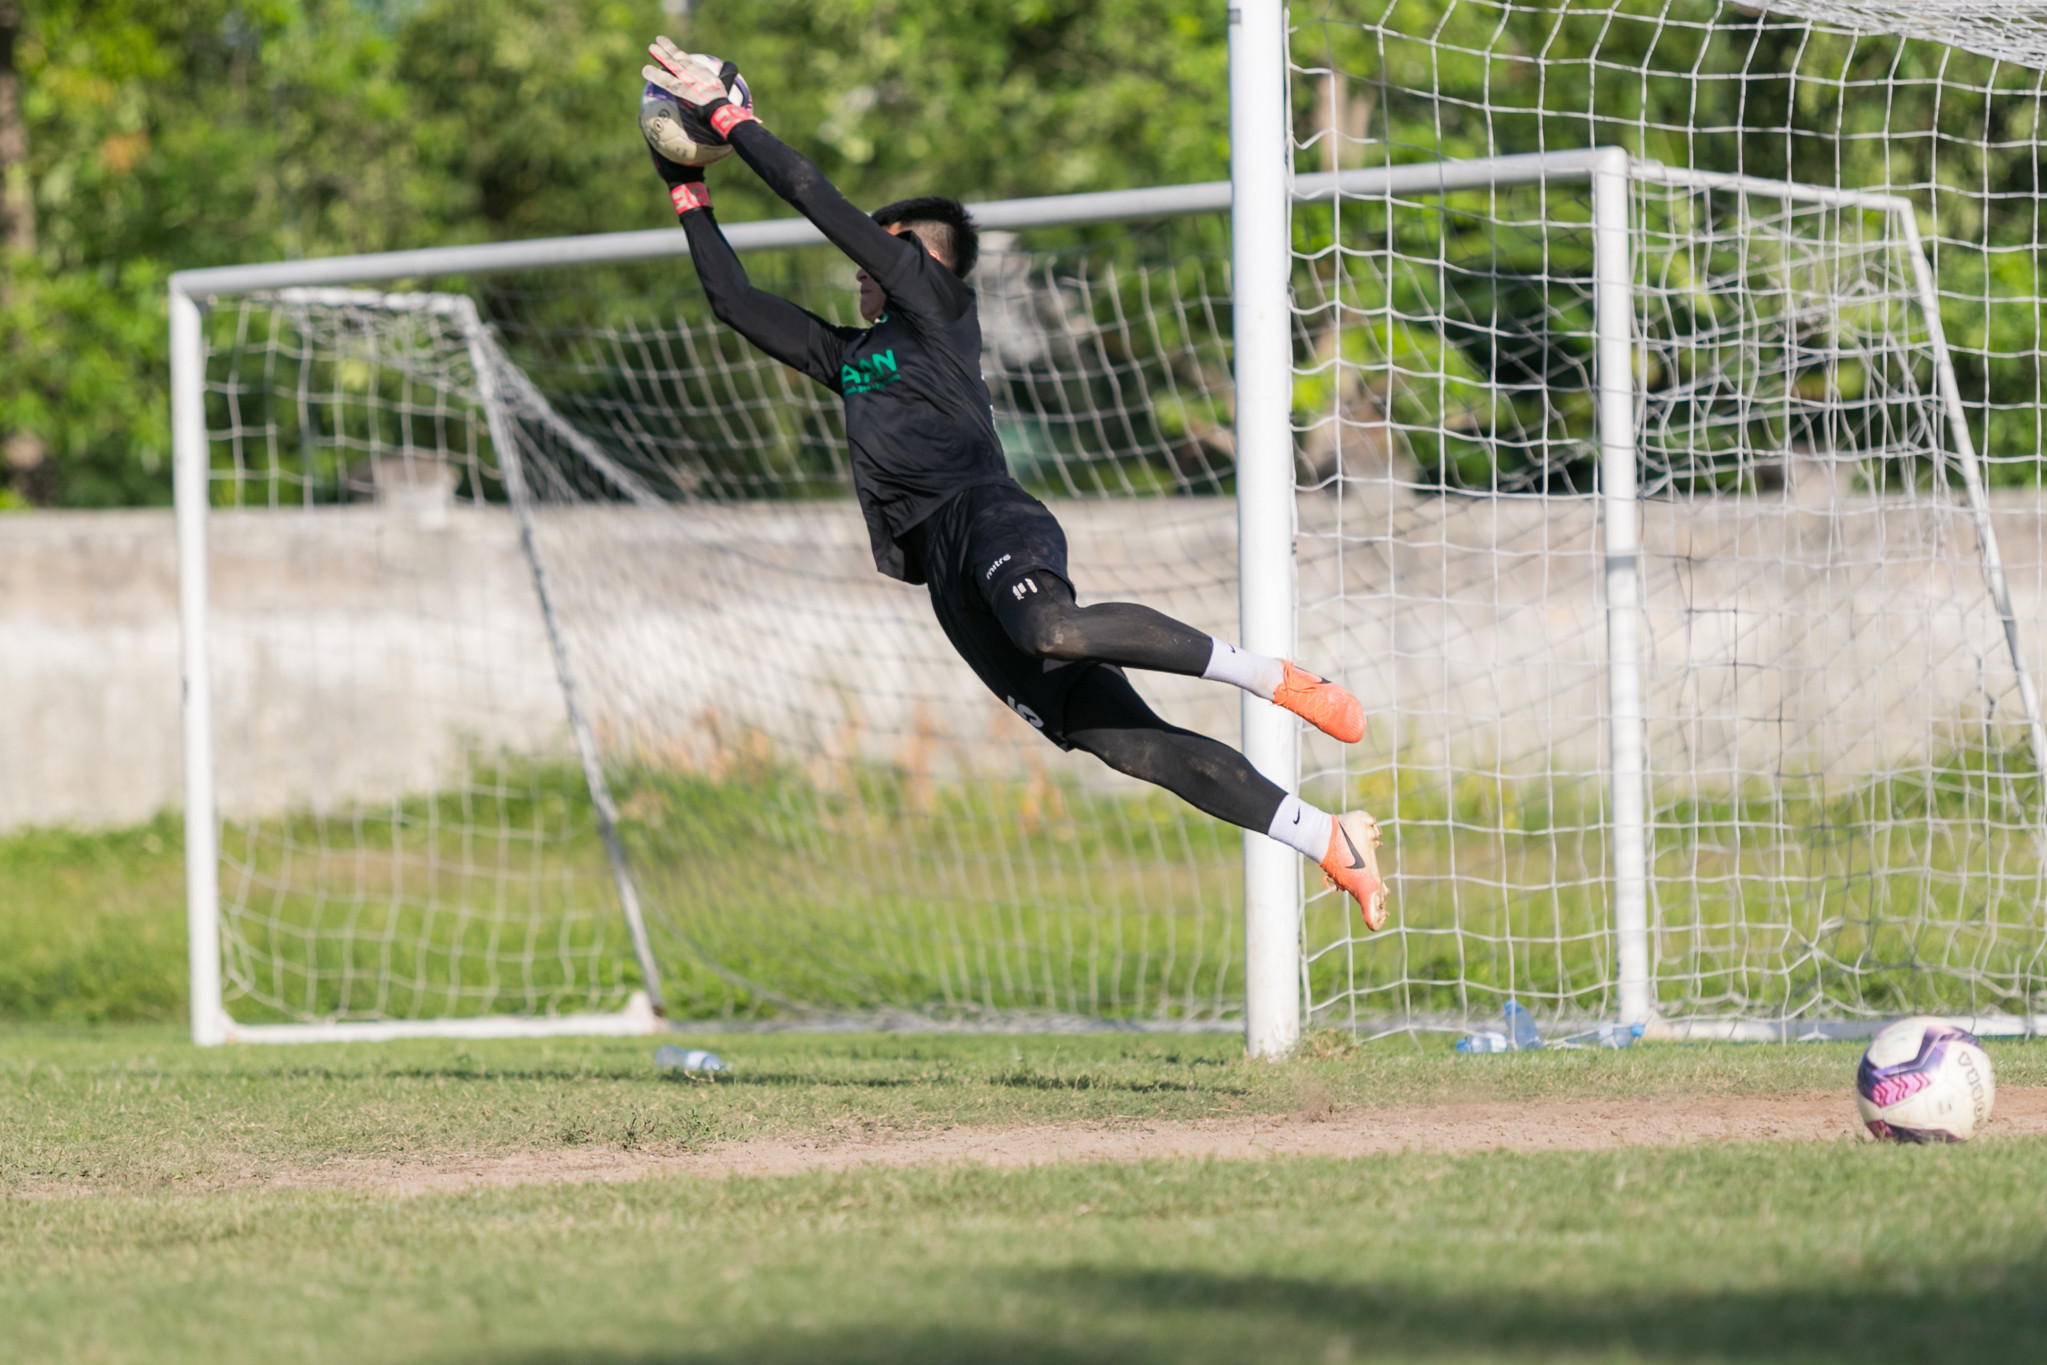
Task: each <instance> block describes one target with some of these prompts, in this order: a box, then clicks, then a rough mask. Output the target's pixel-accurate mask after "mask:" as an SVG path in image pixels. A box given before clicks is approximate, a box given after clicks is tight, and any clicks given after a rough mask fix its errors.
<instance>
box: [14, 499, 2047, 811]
mask: <svg viewBox="0 0 2047 1365" xmlns="http://www.w3.org/2000/svg"><path fill="white" fill-rule="evenodd" d="M1058 510H1059V511H1060V514H1061V517H1062V519H1063V520H1064V522H1065V524H1066V526H1067V528H1068V532H1069V536H1070V538H1071V540H1072V545H1073V564H1074V571H1075V577H1076V579H1077V580H1078V585H1079V588H1080V591H1081V594H1082V598H1083V600H1101V599H1103V598H1107V597H1112V596H1114V597H1125V596H1127V597H1135V598H1139V599H1142V600H1144V601H1147V602H1150V603H1151V604H1153V605H1155V606H1158V607H1160V608H1161V609H1163V610H1166V611H1168V612H1171V613H1173V614H1175V615H1178V616H1180V617H1182V618H1183V619H1186V620H1188V621H1191V622H1193V623H1194V624H1196V625H1198V626H1200V627H1202V628H1204V629H1208V630H1213V631H1217V632H1220V633H1234V630H1235V626H1236V615H1237V612H1236V590H1235V573H1236V567H1235V558H1234V529H1235V525H1234V523H1235V516H1234V510H1233V508H1232V507H1231V506H1230V505H1229V504H1228V503H1227V502H1223V501H1219V500H1209V499H1177V498H1176V499H1159V500H1153V501H1145V502H1125V503H1075V504H1069V505H1066V506H1062V507H1061V508H1059V509H1058ZM1998 521H1999V527H2000V534H2001V535H2002V537H2003V539H2004V542H2005V550H2006V554H2007V556H2008V558H2009V560H2010V562H2011V565H2012V577H2013V584H2014V589H2015V591H2016V594H2017V596H2018V599H2019V612H2020V617H2021V622H2022V628H2023V629H2024V630H2025V631H2026V632H2027V638H2028V640H2029V642H2030V645H2029V647H2030V648H2032V649H2033V650H2034V651H2035V653H2034V657H2035V658H2040V657H2043V655H2042V654H2040V653H2039V652H2038V651H2039V650H2040V647H2041V643H2042V638H2043V633H2047V632H2043V629H2042V622H2041V607H2042V602H2043V600H2047V594H2043V591H2042V569H2043V563H2047V556H2043V547H2042V519H2041V516H2040V508H2039V502H2038V499H2036V498H2033V497H2031V496H2007V497H2005V498H2003V499H2002V500H2001V501H2000V505H1999V512H1998ZM1301 527H1302V540H1301V550H1300V560H1301V582H1302V616H1301V633H1302V644H1301V648H1300V651H1299V653H1300V656H1301V657H1302V658H1303V659H1304V660H1305V661H1308V662H1309V663H1310V664H1311V666H1319V667H1322V668H1325V669H1328V670H1330V671H1339V672H1341V674H1342V675H1343V676H1344V677H1345V678H1346V680H1347V681H1349V682H1350V683H1351V685H1352V686H1353V687H1354V688H1356V689H1357V690H1358V691H1359V692H1360V693H1361V694H1363V695H1364V696H1365V697H1366V701H1367V707H1368V709H1369V710H1370V711H1371V712H1372V713H1373V725H1374V729H1373V733H1372V734H1371V735H1370V736H1368V738H1367V740H1366V742H1365V745H1364V746H1363V750H1362V751H1361V752H1358V753H1354V754H1352V755H1349V756H1348V761H1349V762H1350V764H1351V767H1352V768H1353V769H1356V768H1357V767H1359V766H1361V765H1370V764H1373V763H1379V762H1383V761H1385V759H1387V758H1388V757H1390V756H1394V755H1396V754H1397V755H1398V757H1399V758H1400V760H1401V761H1402V762H1403V763H1408V764H1416V765H1420V766H1423V767H1427V766H1429V765H1431V764H1437V765H1440V764H1443V763H1447V762H1449V761H1450V760H1451V759H1452V758H1453V757H1455V759H1456V761H1457V762H1459V763H1461V764H1465V765H1470V764H1477V765H1479V766H1482V767H1490V766H1493V765H1498V766H1500V767H1502V768H1505V769H1508V770H1512V771H1537V770H1541V771H1551V770H1554V771H1562V772H1569V771H1584V772H1591V771H1595V770H1596V769H1597V766H1598V752H1599V748H1600V744H1601V739H1600V734H1601V731H1600V728H1599V727H1600V717H1601V715H1602V713H1603V709H1604V705H1603V698H1604V686H1603V682H1602V673H1601V667H1600V660H1601V658H1602V657H1603V649H1604V646H1603V624H1602V618H1601V615H1600V604H1599V597H1598V587H1597V583H1598V575H1599V571H1600V563H1599V556H1598V546H1597V542H1596V538H1595V530H1596V525H1595V521H1594V511H1593V509H1592V508H1591V507H1590V506H1589V505H1582V504H1581V505H1576V506H1558V505H1551V506H1543V505H1540V504H1536V503H1522V502H1511V501H1497V502H1462V501H1444V500H1416V499H1392V500H1388V499H1383V498H1382V499H1379V500H1377V501H1374V500H1372V499H1371V498H1369V497H1361V496H1357V495H1353V496H1351V497H1350V498H1349V499H1347V501H1346V502H1345V503H1344V504H1343V505H1341V506H1338V505H1337V504H1335V503H1334V502H1330V501H1321V500H1313V499H1310V500H1304V501H1303V504H1302V508H1301ZM212 536H213V540H212V544H213V551H214V555H213V573H214V603H215V612H214V621H213V646H214V650H215V669H216V672H215V701H216V711H217V716H218V732H219V748H218V760H219V773H220V791H221V798H222V803H223V806H224V808H226V809H227V810H229V811H230V812H249V813H253V812H259V811H268V810H277V809H282V808H285V807H295V806H303V805H314V806H331V805H334V804H337V803H341V802H345V801H351V800H363V799H369V800H387V799H390V798H391V797H393V796H395V795H397V794H400V793H404V792H407V791H418V790H420V789H421V788H423V787H426V786H428V785H430V784H433V783H436V782H445V781H447V780H448V779H449V778H450V777H451V776H456V775H459V774H460V773H461V772H462V771H463V770H464V765H465V764H466V763H469V762H471V761H473V759H474V757H475V756H476V755H478V754H482V755H486V756H488V755H491V754H495V753H499V752H510V753H520V754H526V753H556V754H560V753H566V729H565V722H564V711H563V706H562V701H561V694H560V691H559V688H558V687H557V685H556V682H555V673H554V668H553V664H552V661H551V658H550V656H549V651H548V648H547V644H546V638H545V635H544V632H543V631H542V629H541V623H540V617H539V613H538V610H537V607H536V598H535V595H534V591H533V585H532V579H531V577H530V574H529V571H528V568H527V565H526V562H525V560H524V558H523V556H522V555H521V554H520V551H519V543H518V536H517V531H516V527H515V526H514V524H513V523H512V520H511V519H510V517H509V516H508V515H507V514H505V513H504V512H503V511H501V510H497V509H484V510H477V509H468V510H465V509H455V510H453V511H452V512H449V511H445V510H437V509H433V508H424V509H422V508H421V507H416V506H411V505H407V504H402V503H393V504H391V505H386V506H381V507H380V506H356V507H346V508H333V509H323V510H319V511H313V512H305V511H292V512H244V513H220V514H216V515H215V517H214V519H213V523H212ZM1645 541H1646V542H1647V544H1648V547H1649V551H1650V557H1649V561H1648V563H1649V572H1650V595H1651V611H1650V632H1649V650H1650V664H1651V675H1650V680H1649V681H1650V691H1651V705H1652V711H1653V713H1654V714H1655V715H1656V716H1657V717H1659V720H1658V722H1657V724H1658V727H1659V728H1658V731H1657V735H1656V739H1655V743H1656V746H1657V753H1658V755H1659V758H1660V762H1661V763H1662V764H1663V765H1664V766H1666V767H1682V766H1685V765H1689V770H1691V771H1696V772H1699V773H1702V774H1705V775H1708V776H1710V775H1711V774H1712V773H1714V772H1724V773H1731V774H1739V773H1745V772H1751V771H1771V770H1773V769H1772V768H1771V765H1772V764H1775V765H1779V766H1780V767H1781V765H1782V764H1783V763H1785V762H1787V761H1792V760H1795V759H1796V756H1797V755H1799V754H1802V753H1809V752H1811V751H1812V750H1813V749H1814V746H1816V745H1817V746H1820V747H1823V748H1826V749H1827V750H1829V751H1831V752H1853V753H1855V754H1857V755H1858V756H1859V757H1858V761H1867V760H1871V759H1883V758H1890V759H1895V758H1897V757H1898V756H1900V755H1903V754H1907V753H1911V752H1914V751H1915V749H1923V748H1924V746H1925V744H1926V742H1927V738H1926V737H1927V735H1928V733H1929V727H1930V726H1933V725H1935V724H1938V723H1944V722H1943V721H1942V718H1943V717H1959V716H1961V715H1964V714H1968V713H1969V712H1970V711H1971V708H1977V709H1980V708H1981V705H1982V704H1983V699H1984V698H1985V697H1989V698H1992V699H1993V700H1995V702H1996V704H1997V705H1998V706H1999V707H2001V708H2004V710H2005V711H2006V712H2009V710H2010V707H2011V698H2010V695H2009V679H2008V676H2006V675H2005V672H2004V670H2003V664H2002V656H2001V641H2000V640H1999V639H1998V638H1997V635H1996V626H1995V622H1994V620H1992V619H1991V618H1990V616H1989V614H1988V612H1987V609H1986V608H1985V607H1984V604H1983V600H1982V587H1981V580H1980V576H1979V575H1978V574H1976V573H1975V571H1974V570H1973V568H1971V567H1970V557H1971V556H1972V555H1973V554H1974V542H1973V536H1972V535H1971V534H1970V532H1969V530H1968V527H1967V525H1966V523H1965V522H1964V521H1962V520H1961V519H1958V518H1955V517H1952V516H1945V515H1943V516H1934V515H1932V514H1929V513H1927V512H1924V511H1922V510H1915V509H1911V508H1906V507H1900V506H1898V505H1895V504H1875V503H1871V502H1869V501H1867V500H1863V501H1859V502H1858V501H1854V500H1837V501H1835V502H1833V503H1831V504H1828V505H1823V506H1818V507H1812V506H1799V505H1795V504H1788V503H1768V504H1764V503H1758V502H1754V501H1744V502H1740V503H1737V502H1731V501H1726V502H1715V503H1702V504H1689V505H1687V504H1673V503H1652V504H1648V505H1647V506H1646V507H1645ZM541 542H542V544H543V546H544V548H545V553H546V556H547V560H548V563H549V566H550V572H551V576H552V586H553V591H554V593H555V598H556V607H557V611H558V614H559V616H560V619H562V620H563V621H564V622H565V623H566V624H567V625H568V627H569V643H570V647H571V650H572V652H573V655H574V657H575V659H576V661H577V667H578V670H579V674H580V676H581V677H582V679H583V680H584V685H585V687H586V688H587V690H588V698H587V700H588V703H589V706H590V710H591V712H592V715H593V717H594V719H595V721H596V722H597V725H598V728H599V730H600V732H601V734H602V735H603V737H604V742H605V743H606V745H607V746H608V747H609V749H610V750H611V751H612V752H613V753H614V754H615V755H616V754H627V753H630V754H633V755H636V756H638V757H641V758H644V759H647V760H649V761H654V762H659V763H667V764H679V765H686V766H699V767H702V766H709V767H716V766H717V765H718V764H720V763H723V762H727V761H730V760H731V758H732V757H733V756H734V755H735V754H738V753H742V752H745V751H746V750H748V749H749V748H754V749H761V748H771V749H774V750H776V751H778V752H780V753H783V754H785V755H787V756H791V757H795V758H799V759H801V760H803V761H806V762H810V763H812V764H814V765H818V766H819V767H820V770H821V772H822V769H825V768H829V767H830V766H831V765H833V764H835V763H838V762H841V761H843V760H845V759H848V758H851V757H854V756H864V757H870V758H884V759H888V760H891V761H896V762H901V763H904V764H906V765H908V766H910V767H912V768H913V769H916V770H920V771H926V772H930V773H933V774H939V775H945V774H958V773H991V772H1005V771H1014V770H1016V769H1017V768H1018V767H1019V765H1023V766H1027V767H1030V768H1032V769H1035V770H1043V769H1046V768H1048V767H1049V768H1052V769H1056V770H1061V771H1064V770H1070V771H1071V772H1073V773H1074V774H1075V775H1076V776H1077V777H1084V778H1086V779H1088V780H1090V781H1095V780H1100V774H1099V769H1098V766H1097V765H1094V764H1093V763H1092V761H1091V760H1083V759H1076V758H1072V757H1069V756H1061V755H1058V754H1056V753H1055V752H1054V751H1053V750H1051V749H1050V747H1049V746H1045V745H1043V744H1042V743H1041V742H1040V741H1038V740H1037V739H1036V738H1035V737H1034V736H1033V735H1032V734H1031V732H1030V730H1029V728H1028V727H1027V726H1026V725H1025V723H1024V722H1023V721H1021V720H1019V719H1018V718H1017V717H1015V716H1014V715H1012V714H1010V713H1009V712H1008V711H1007V710H1006V709H1005V708H1003V707H1002V706H1001V705H1000V703H999V702H998V701H997V700H996V699H994V698H992V697H990V696H989V695H988V694H987V693H986V692H985V691H984V690H983V689H981V688H980V687H979V685H978V684H977V683H976V682H975V681H974V680H973V679H972V677H971V675H969V674H968V673H967V671H966V669H965V667H964V665H962V664H961V663H960V662H959V661H958V659H957V658H956V657H954V655H953V654H952V652H951V650H950V649H949V647H948V646H947V645H946V642H945V641H944V639H943V638H942V636H941V635H940V633H939V631H938V629H937V627H936V625H935V624H934V623H933V621H932V618H931V615H930V611H929V607H928V605H927V603H926V602H925V600H924V596H923V592H922V590H921V589H917V588H910V587H907V586H905V585H902V584H898V583H894V582H891V581H889V580H887V579H884V578H882V577H880V576H879V575H877V574H876V573H874V571H873V568H872V564H871V562H870V560H869V558H868V552H867V547H866V539H865V533H864V531H863V529H862V527H861V524H860V522H859V519H858V517H857V516H856V515H855V514H854V513H853V511H852V510H851V508H850V507H849V506H847V505H844V504H825V503H820V504H809V505H793V506H792V505H789V504H780V505H775V506H753V507H738V508H704V509H678V510H675V511H667V512H643V511H638V510H633V509H622V508H581V509H562V510H558V511H554V512H551V513H549V514H548V515H547V516H546V517H545V518H544V520H543V524H542V527H541ZM177 645H178V634H177V619H176V561H175V548H174V540H173V534H172V527H171V519H170V515H169V514H168V513H167V512H155V511H148V512H113V513H61V514H40V515H21V514H16V515H9V516H6V517H4V518H0V687H4V689H5V695H6V696H7V697H8V699H9V704H8V705H7V706H6V707H4V708H0V827H13V826H19V825H23V824H49V823H58V822H72V823H78V824H86V825H92V824H106V823H119V822H126V821H132V820H136V819H140V818H142V817H145V816H147V815H148V814H150V813H151V812H153V811H155V810H158V809H161V808H162V807H164V806H166V805H174V804H175V803H176V802H177V800H178V794H179V790H180V781H181V779H180V764H181V761H182V755H181V752H180V743H179V731H178V677H177ZM1873 679H1874V680H1875V681H1874V682H1872V680H1873ZM1139 684H1140V686H1141V688H1142V690H1143V691H1144V692H1145V694H1146V695H1147V696H1148V697H1149V698H1151V699H1152V700H1153V702H1154V704H1155V705H1157V706H1158V707H1159V708H1160V710H1161V711H1162V712H1163V713H1164V714H1166V715H1167V716H1169V717H1170V718H1172V719H1174V720H1175V721H1178V722H1180V723H1182V724H1187V725H1190V726H1193V727H1195V728H1199V729H1204V730H1208V731H1210V732H1213V733H1217V734H1220V735H1223V736H1233V735H1234V734H1235V732H1236V724H1237V722H1236V716H1237V700H1236V697H1235V694H1233V693H1231V692H1229V691H1228V690H1227V689H1223V688H1219V687H1216V686H1213V685H1204V684H1201V683H1199V682H1197V681H1193V680H1185V679H1171V678H1157V677H1143V678H1140V679H1139ZM1787 756H1789V757H1787ZM1336 758H1337V755H1336V754H1335V751H1334V749H1333V747H1331V746H1327V745H1322V744H1320V743H1318V744H1316V745H1314V746H1311V766H1312V765H1314V764H1324V763H1331V762H1334V761H1336Z"/></svg>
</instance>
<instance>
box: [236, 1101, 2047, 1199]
mask: <svg viewBox="0 0 2047 1365" xmlns="http://www.w3.org/2000/svg"><path fill="white" fill-rule="evenodd" d="M2041 1133H2047V1087H2042V1088H2034V1089H2013V1090H2006V1091H2003V1092H2001V1093H2000V1094H1999V1095H1998V1097H1997V1115H1996V1117H1995V1118H1994V1119H1993V1120H1992V1121H1991V1125H1990V1128H1989V1131H1988V1133H1987V1136H1989V1137H1990V1138H1992V1139H1995V1138H1999V1137H2018V1136H2030V1135H2037V1134H2041ZM1860 1135H1861V1127H1860V1124H1859V1123H1858V1121H1857V1119H1856V1116H1855V1106H1854V1104H1853V1103H1852V1102H1851V1101H1849V1100H1847V1099H1845V1098H1844V1097H1843V1096H1842V1095H1841V1094H1840V1093H1839V1092H1838V1091H1831V1090H1823V1091H1808V1092H1804V1093H1798V1094H1789V1095H1751V1096H1722V1097H1714V1098H1699V1097H1695V1096H1678V1095H1671V1096H1657V1097H1651V1098H1637V1099H1619V1100H1547V1101H1533V1102H1529V1103H1524V1104H1503V1103H1486V1104H1442V1105H1413V1106H1403V1107H1399V1108H1393V1109H1338V1108H1334V1107H1333V1106H1328V1105H1327V1097H1326V1096H1325V1097H1323V1103H1321V1104H1311V1105H1310V1106H1309V1107H1308V1109H1306V1110H1305V1111H1303V1112H1301V1113H1297V1114H1268V1115H1260V1116H1257V1117H1253V1118H1243V1119H1204V1120H1200V1121H1196V1122H1191V1123H1164V1122H1160V1123H1128V1124H1115V1125H1101V1126H1083V1125H1079V1124H1038V1125H1032V1126H1025V1127H1015V1128H944V1129H938V1130H934V1131H931V1132H926V1133H905V1134H893V1135H890V1136H888V1137H883V1138H867V1139H846V1138H841V1137H832V1136H823V1137H813V1138H757V1139H754V1140H751V1141H747V1142H734V1143H728V1144H726V1145H724V1146H722V1147H719V1148H716V1149H714V1150H712V1151H709V1152H661V1151H658V1150H650V1151H633V1152H626V1151H620V1150H618V1149H616V1148H581V1147H572V1148H558V1149H555V1150H551V1151H546V1152H530V1153H524V1154H521V1155H517V1156H498V1157H477V1158H472V1159H456V1160H442V1161H436V1162H434V1163H432V1164H426V1163H420V1164H410V1163H403V1162H393V1161H388V1160H378V1161H367V1160H365V1161H334V1162H328V1163H326V1164H324V1165H322V1166H319V1167H316V1168H313V1169H311V1170H296V1171H290V1172H273V1173H270V1174H267V1175H264V1176H261V1177H257V1178H254V1179H251V1180H248V1181H235V1182H228V1183H229V1184H230V1186H232V1187H238V1188H244V1189H246V1188H251V1187H255V1188H268V1189H286V1188H289V1189H331V1190H349V1191H356V1192H362V1193H377V1194H386V1195H412V1194H430V1193H438V1192H446V1191H460V1190H471V1189H485V1188H494V1187H502V1186H510V1185H535V1184H557V1183H578V1182H587V1181H617V1180H640V1179H644V1178H646V1177H648V1176H662V1175H695V1176H706V1177H713V1178H719V1177H729V1176H776V1175H800V1174H802V1173H804V1172H807V1171H843V1170H849V1169H851V1168H853V1167H857V1166H886V1167H902V1166H922V1165H934V1164H945V1163H952V1164H979V1165H985V1166H1000V1167H1016V1166H1042V1165H1047V1164H1049V1163H1052V1162H1057V1161H1140V1160H1144V1159H1146V1158H1149V1157H1210V1158H1215V1159H1218V1160H1255V1159H1260V1158H1266V1157H1278V1156H1335V1157H1350V1156H1369V1155H1372V1154H1374V1153H1380V1152H1413V1153H1449V1152H1482V1151H1521V1152H1538V1151H1602V1150H1607V1149H1610V1148H1615V1147H1677V1146H1683V1145H1686V1144H1688V1143H1699V1142H1764V1141H1780V1142H1835V1141H1853V1140H1855V1139H1856V1138H1858V1137H1859V1136H1860Z"/></svg>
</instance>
